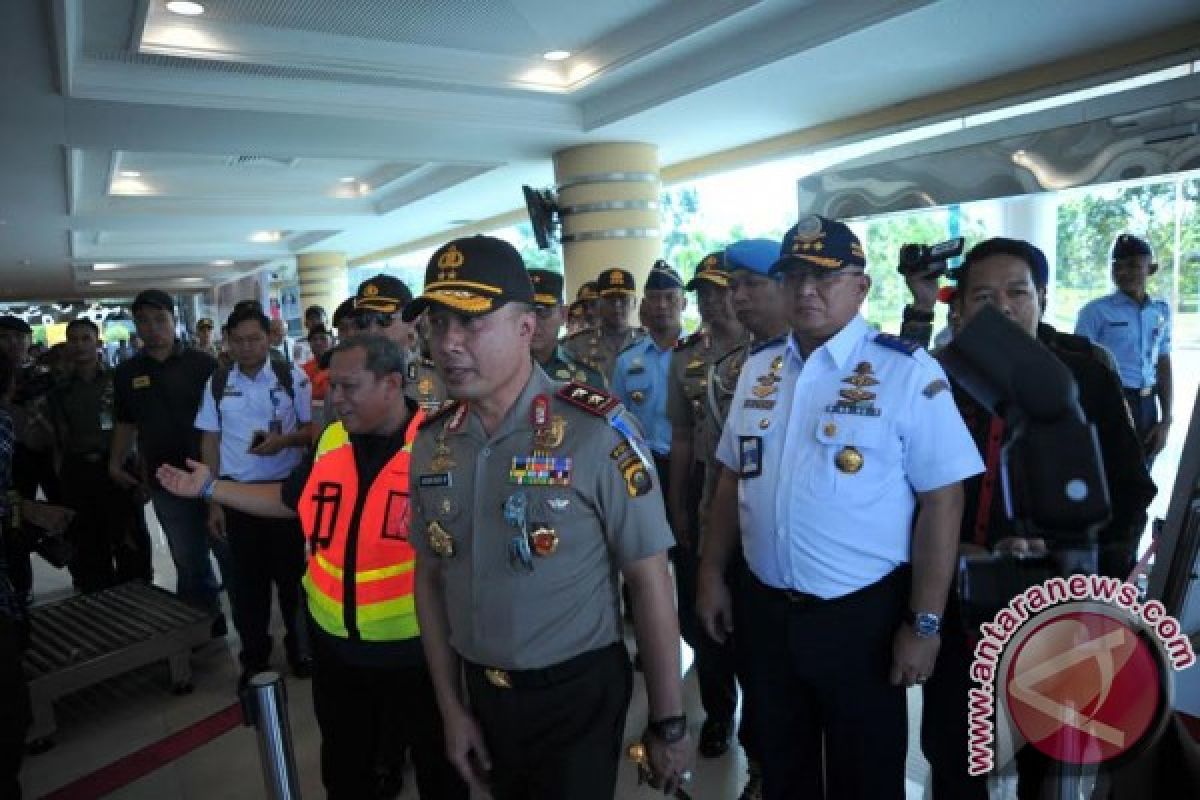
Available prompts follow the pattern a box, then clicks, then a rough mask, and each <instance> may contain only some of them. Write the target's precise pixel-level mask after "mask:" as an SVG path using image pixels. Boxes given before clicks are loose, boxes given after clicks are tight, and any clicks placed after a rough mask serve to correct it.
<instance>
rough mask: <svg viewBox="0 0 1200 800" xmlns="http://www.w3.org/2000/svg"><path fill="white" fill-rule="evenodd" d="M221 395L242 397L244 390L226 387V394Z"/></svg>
mask: <svg viewBox="0 0 1200 800" xmlns="http://www.w3.org/2000/svg"><path fill="white" fill-rule="evenodd" d="M221 396H222V397H241V396H242V390H241V389H226V390H225V394H223V395H221Z"/></svg>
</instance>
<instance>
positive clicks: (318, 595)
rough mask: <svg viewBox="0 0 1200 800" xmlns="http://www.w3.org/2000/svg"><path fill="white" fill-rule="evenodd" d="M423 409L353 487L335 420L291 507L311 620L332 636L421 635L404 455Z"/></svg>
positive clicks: (350, 462)
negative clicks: (375, 468)
mask: <svg viewBox="0 0 1200 800" xmlns="http://www.w3.org/2000/svg"><path fill="white" fill-rule="evenodd" d="M423 417H424V414H423V413H422V412H420V411H418V412H417V413H416V414H415V415H414V416H413V418H412V419H411V420H410V421H409V423H408V427H407V428H406V429H405V431H404V447H403V449H401V450H400V451H399V452H397V453H396V454H395V455H394V456H392V458H391V459H389V460H388V462H387V463H386V464H385V465H384V466H383V469H381V470H380V471H379V474H378V475H377V476H376V477H375V480H374V481H372V483H371V485H370V487H368V488H366V489H365V490H364V489H363V487H360V486H359V476H358V468H357V467H356V466H355V463H354V450H353V448H352V447H351V444H350V436H349V434H348V433H347V432H346V429H345V428H344V427H343V426H342V423H341V422H334V423H332V424H331V425H329V426H328V427H327V428H325V431H324V432H323V433H322V434H321V438H320V439H319V440H318V441H317V452H316V457H315V458H314V460H313V466H312V472H310V473H309V476H308V482H307V483H305V484H304V491H303V493H302V494H301V495H300V503H299V505H298V507H297V509H296V511H297V512H298V513H299V515H300V522H301V524H302V526H303V528H304V534H305V536H306V537H307V538H308V540H309V551H310V556H309V559H308V570H307V572H305V575H304V588H305V591H306V592H307V594H308V609H309V612H310V613H311V614H312V616H313V619H314V620H315V621H316V622H317V624H318V625H320V626H321V628H322V629H324V630H325V631H326V632H327V633H329V634H331V635H333V636H339V637H342V638H350V639H362V640H365V641H378V642H390V641H397V640H400V639H411V638H413V637H415V636H419V635H420V628H419V627H418V626H417V614H416V611H415V609H414V605H413V577H414V576H413V564H414V558H415V554H414V552H413V548H412V545H411V544H409V541H408V528H409V521H410V519H411V512H410V510H409V505H408V498H409V495H408V472H409V457H410V455H411V451H412V443H413V439H415V438H416V435H417V429H418V428H419V426H420V424H421V420H422V418H423Z"/></svg>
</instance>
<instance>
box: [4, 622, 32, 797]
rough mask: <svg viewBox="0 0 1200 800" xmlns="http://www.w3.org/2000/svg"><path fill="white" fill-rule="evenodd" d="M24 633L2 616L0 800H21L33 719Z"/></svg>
mask: <svg viewBox="0 0 1200 800" xmlns="http://www.w3.org/2000/svg"><path fill="white" fill-rule="evenodd" d="M23 640H24V631H23V629H22V627H21V626H18V625H17V623H16V622H14V621H13V620H12V619H10V618H9V617H7V616H5V615H4V614H0V797H2V798H5V800H9V798H11V799H12V800H21V783H20V781H19V779H18V776H19V775H20V773H21V759H22V757H23V756H24V755H25V732H26V731H27V730H28V729H29V723H30V721H31V719H32V716H31V713H30V706H29V687H28V685H27V684H26V682H25V674H24V672H22V670H21V654H22V653H23V652H24V649H25V648H24V641H23Z"/></svg>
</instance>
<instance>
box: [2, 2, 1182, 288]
mask: <svg viewBox="0 0 1200 800" xmlns="http://www.w3.org/2000/svg"><path fill="white" fill-rule="evenodd" d="M201 2H203V3H204V6H205V9H206V11H205V13H204V14H203V15H201V16H199V17H182V16H179V15H176V14H171V13H169V12H167V11H166V10H165V2H164V0H51V2H49V3H44V4H43V3H27V2H8V3H0V39H2V44H3V48H2V49H0V50H2V51H0V99H2V102H0V166H2V167H3V172H2V173H0V175H3V179H2V180H0V277H2V278H3V280H0V297H5V298H13V299H17V298H26V297H34V296H38V297H44V296H58V297H66V296H72V295H79V294H94V293H100V292H102V293H104V294H107V295H111V294H113V293H114V292H116V291H119V290H120V289H121V288H122V287H123V286H127V285H131V284H133V283H135V282H136V283H137V284H138V285H146V284H147V283H151V282H153V283H158V284H160V285H163V286H165V287H167V288H178V289H188V288H193V289H194V288H196V286H197V285H211V284H213V283H217V282H221V281H224V280H228V279H230V278H232V277H236V276H237V275H239V274H242V273H244V272H246V271H249V270H253V269H257V268H261V267H262V266H264V265H267V264H274V263H279V262H280V261H282V260H287V259H290V258H292V257H293V256H294V255H295V254H296V253H299V252H303V251H305V250H325V249H334V250H343V251H345V252H346V253H347V254H348V255H349V256H350V257H352V258H353V257H356V256H361V255H363V254H365V253H370V252H373V251H375V250H378V249H381V248H385V247H389V246H392V245H395V244H398V243H401V242H405V241H408V240H413V239H416V238H420V237H422V236H427V235H431V234H436V233H437V232H439V231H443V230H448V229H450V228H453V227H456V226H457V225H459V224H461V223H462V221H463V220H476V219H483V218H486V217H489V216H492V215H495V214H498V213H502V212H505V211H509V210H511V209H513V208H515V207H517V206H518V205H519V204H520V184H522V183H531V184H535V185H549V184H551V183H552V182H553V175H552V170H551V166H550V156H551V154H552V153H553V152H554V151H555V150H557V149H559V148H562V147H564V146H569V145H573V144H579V143H583V142H589V141H607V140H617V139H633V140H640V141H650V142H654V143H657V144H658V145H659V147H660V158H661V160H662V162H663V163H664V164H671V163H675V162H678V161H681V160H684V159H690V158H694V157H697V156H703V155H707V154H710V153H713V152H717V151H720V150H724V149H727V148H730V147H735V146H738V145H743V144H747V143H750V142H754V141H757V140H761V139H764V138H767V137H771V136H776V135H779V134H783V133H788V132H791V131H796V130H802V129H805V128H809V127H812V126H816V125H822V124H826V123H830V122H833V121H836V120H840V119H844V118H846V117H849V116H852V115H856V114H861V113H864V112H868V111H872V110H875V109H880V108H885V107H888V106H890V105H894V104H897V103H901V102H905V101H909V100H913V99H916V98H921V97H925V96H928V95H931V94H935V93H938V92H944V91H947V90H950V89H953V88H956V87H961V86H966V85H969V84H973V83H976V82H979V81H982V80H986V79H988V78H993V77H997V76H1002V75H1005V74H1008V73H1011V72H1014V71H1017V70H1023V69H1028V68H1030V67H1034V66H1037V65H1039V64H1044V63H1048V62H1052V61H1055V60H1059V59H1063V58H1067V57H1070V56H1074V55H1078V54H1082V53H1087V52H1091V51H1095V50H1100V49H1105V48H1112V47H1114V46H1117V45H1119V44H1121V43H1122V42H1126V41H1130V40H1133V39H1137V38H1139V37H1144V36H1147V35H1149V34H1152V33H1154V32H1156V31H1165V30H1170V29H1171V28H1172V27H1174V26H1178V25H1181V24H1185V23H1194V22H1198V21H1200V7H1198V6H1197V4H1196V3H1195V1H1194V0H1141V2H1138V3H1128V2H1127V1H1126V0H1089V1H1088V2H1086V3H1085V2H1082V0H1079V1H1078V2H1074V1H1068V0H1059V2H1047V0H1007V1H1006V2H1003V3H995V2H985V1H984V0H943V1H942V2H929V0H854V1H853V2H851V1H849V0H605V2H594V1H593V2H582V1H581V0H469V2H468V0H452V1H451V2H447V1H446V0H439V1H437V2H435V1H434V0H404V1H403V2H399V1H398V0H201ZM551 49H567V50H570V51H572V53H573V55H572V57H571V58H570V59H568V60H566V61H562V62H555V63H552V62H548V61H545V60H544V59H543V58H542V57H541V56H542V53H543V52H545V51H547V50H551ZM134 173H136V174H134ZM255 238H257V239H260V240H261V239H264V238H266V239H268V240H267V241H256V240H254V239H255ZM98 262H99V263H106V264H114V263H115V264H119V265H121V268H120V269H108V270H103V271H102V272H101V271H94V270H93V267H92V265H93V264H95V263H98ZM185 278H193V279H194V278H201V279H202V282H201V283H200V284H197V282H195V281H192V282H185V281H184V279H185ZM94 280H114V281H117V283H116V284H106V285H104V286H103V287H93V286H90V285H89V284H90V282H91V281H94Z"/></svg>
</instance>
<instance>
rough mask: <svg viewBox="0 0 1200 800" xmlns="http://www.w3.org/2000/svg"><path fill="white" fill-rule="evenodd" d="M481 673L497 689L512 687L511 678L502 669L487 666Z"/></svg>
mask: <svg viewBox="0 0 1200 800" xmlns="http://www.w3.org/2000/svg"><path fill="white" fill-rule="evenodd" d="M483 674H484V677H486V678H487V679H488V683H490V684H491V685H492V686H495V687H496V688H497V689H511V688H512V678H511V677H509V675H508V673H507V672H505V671H504V670H502V669H492V668H490V667H489V668H488V669H485V670H484V671H483Z"/></svg>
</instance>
